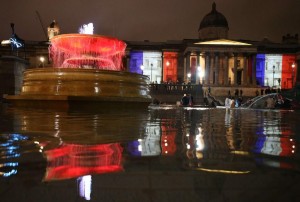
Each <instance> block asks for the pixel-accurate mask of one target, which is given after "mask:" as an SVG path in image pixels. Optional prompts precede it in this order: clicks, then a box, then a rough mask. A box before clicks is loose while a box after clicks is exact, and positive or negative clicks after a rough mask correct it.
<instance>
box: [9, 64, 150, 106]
mask: <svg viewBox="0 0 300 202" xmlns="http://www.w3.org/2000/svg"><path fill="white" fill-rule="evenodd" d="M148 84H149V78H148V77H147V76H143V75H140V74H135V73H129V72H123V71H112V70H99V69H73V68H39V69H30V70H27V71H25V72H24V79H23V86H22V90H21V94H20V95H7V96H5V99H6V100H8V101H10V102H12V103H14V104H15V105H18V106H20V105H23V106H28V105H33V106H35V107H36V106H37V105H41V104H44V105H46V106H47V107H50V106H51V105H53V106H58V105H60V106H65V107H66V106H67V105H70V104H82V103H87V102H90V104H91V102H93V103H94V104H97V105H99V104H100V103H99V102H101V105H119V106H124V105H126V106H127V105H128V104H129V103H131V104H133V105H148V104H149V103H150V102H151V96H150V94H149V85H148ZM53 101H55V102H53ZM37 102H38V103H37ZM121 103H122V105H120V104H121Z"/></svg>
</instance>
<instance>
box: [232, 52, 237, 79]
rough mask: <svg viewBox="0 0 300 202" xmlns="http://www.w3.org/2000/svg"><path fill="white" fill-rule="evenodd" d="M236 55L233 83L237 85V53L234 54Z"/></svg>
mask: <svg viewBox="0 0 300 202" xmlns="http://www.w3.org/2000/svg"><path fill="white" fill-rule="evenodd" d="M233 57H234V62H233V63H234V64H233V76H234V78H233V84H234V85H237V53H234V54H233Z"/></svg>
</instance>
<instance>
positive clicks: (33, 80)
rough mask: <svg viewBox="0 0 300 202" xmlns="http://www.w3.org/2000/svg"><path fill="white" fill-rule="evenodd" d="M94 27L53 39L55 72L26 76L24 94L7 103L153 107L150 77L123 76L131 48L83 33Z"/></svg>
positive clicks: (37, 71)
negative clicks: (126, 49)
mask: <svg viewBox="0 0 300 202" xmlns="http://www.w3.org/2000/svg"><path fill="white" fill-rule="evenodd" d="M91 28H92V24H88V25H84V26H83V27H82V28H81V29H80V32H81V33H79V34H63V35H57V36H54V37H53V38H51V46H50V47H49V52H50V57H51V59H52V60H53V67H52V68H34V69H29V70H27V71H25V72H24V79H23V86H22V89H21V93H20V95H15V96H6V99H7V100H9V101H10V102H12V103H14V104H15V105H18V106H22V105H23V106H28V105H33V106H37V103H38V104H41V105H42V104H46V106H50V105H51V104H53V103H54V104H53V105H54V106H57V104H56V103H57V102H61V105H65V104H66V103H67V104H68V105H67V106H69V104H72V103H75V104H82V103H85V102H93V103H96V104H97V105H99V104H100V103H101V104H103V103H104V104H106V105H109V104H113V105H116V103H118V105H120V104H125V105H126V106H128V105H129V104H133V105H134V106H136V105H137V104H139V105H144V104H146V105H148V104H149V103H150V102H151V96H150V94H149V86H148V84H149V79H148V77H147V76H143V75H140V74H135V73H129V72H125V71H122V70H123V67H122V58H123V56H124V52H125V48H126V44H125V43H124V42H123V41H121V40H118V39H116V38H112V37H106V36H100V35H93V34H91V32H89V34H85V33H86V32H84V30H85V29H87V30H90V29H91ZM92 29H93V28H92ZM33 101H35V102H33ZM53 101H55V102H53ZM62 103H63V104H62Z"/></svg>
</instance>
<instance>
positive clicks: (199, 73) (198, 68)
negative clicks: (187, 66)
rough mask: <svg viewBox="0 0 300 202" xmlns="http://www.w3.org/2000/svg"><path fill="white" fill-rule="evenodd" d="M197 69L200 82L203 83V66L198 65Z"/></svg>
mask: <svg viewBox="0 0 300 202" xmlns="http://www.w3.org/2000/svg"><path fill="white" fill-rule="evenodd" d="M197 71H198V76H199V84H201V67H200V66H198V67H197Z"/></svg>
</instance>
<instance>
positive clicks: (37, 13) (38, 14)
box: [35, 11, 48, 40]
mask: <svg viewBox="0 0 300 202" xmlns="http://www.w3.org/2000/svg"><path fill="white" fill-rule="evenodd" d="M35 12H36V15H37V16H38V18H39V21H40V24H41V27H42V29H43V33H44V34H45V37H46V40H48V35H47V32H46V29H45V27H44V24H43V21H42V18H41V16H40V13H39V12H38V11H35Z"/></svg>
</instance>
